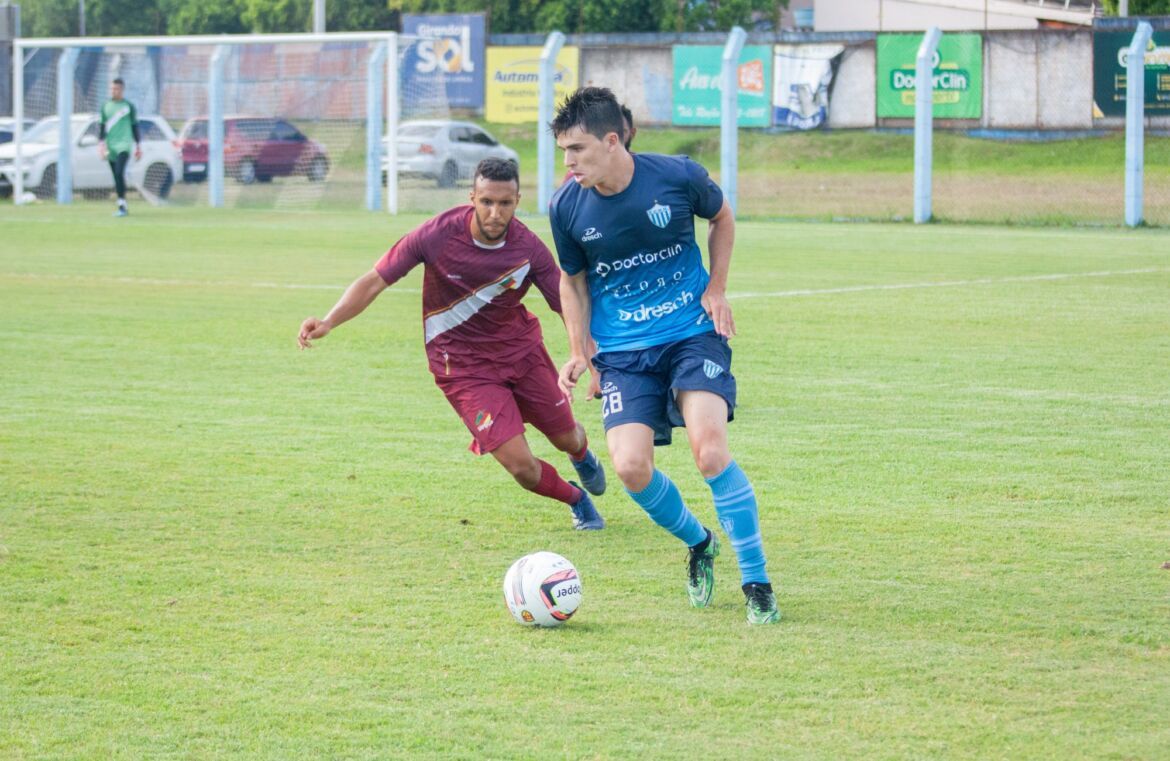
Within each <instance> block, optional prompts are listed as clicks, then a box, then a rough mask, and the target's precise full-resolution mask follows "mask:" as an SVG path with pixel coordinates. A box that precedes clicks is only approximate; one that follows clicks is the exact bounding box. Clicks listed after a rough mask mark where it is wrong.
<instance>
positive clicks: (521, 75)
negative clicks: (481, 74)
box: [484, 45, 580, 124]
mask: <svg viewBox="0 0 1170 761" xmlns="http://www.w3.org/2000/svg"><path fill="white" fill-rule="evenodd" d="M540 50H541V49H540V48H539V47H536V46H533V47H489V48H488V49H487V77H486V80H487V81H486V90H487V92H486V93H485V94H486V103H485V107H484V118H486V119H487V120H488V121H489V122H505V123H509V124H520V123H524V122H528V123H531V122H534V121H536V111H537V92H538V90H539V88H540V85H539V77H540ZM579 71H580V53H579V48H577V47H576V46H570V45H566V46H565V47H563V48H561V52H560V53H559V54H557V60H556V65H555V66H554V67H553V79H554V80H555V82H556V98H555V100H556V102H557V103H559V102H560V101H561V100H562V99H564V97H565V96H567V95H568V94H569V93H571V92H573V90H576V89H577V85H578V82H579V76H578V75H579Z"/></svg>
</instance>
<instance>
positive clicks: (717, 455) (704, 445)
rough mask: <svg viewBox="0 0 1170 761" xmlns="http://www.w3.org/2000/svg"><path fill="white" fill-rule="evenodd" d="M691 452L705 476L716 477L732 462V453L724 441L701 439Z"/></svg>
mask: <svg viewBox="0 0 1170 761" xmlns="http://www.w3.org/2000/svg"><path fill="white" fill-rule="evenodd" d="M691 452H692V454H694V456H695V465H696V466H697V467H698V468H699V472H700V473H702V474H703V478H714V477H715V476H717V475H719V474H720V473H722V472H723V471H725V470H727V466H728V465H730V464H731V453H730V452H728V451H727V446H726V445H725V444H724V443H723V442H722V441H701V442H699V443H698V445H697V446H695V447H692V449H691Z"/></svg>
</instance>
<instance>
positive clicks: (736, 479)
mask: <svg viewBox="0 0 1170 761" xmlns="http://www.w3.org/2000/svg"><path fill="white" fill-rule="evenodd" d="M707 485H708V486H710V487H711V493H712V494H713V495H714V496H715V514H716V515H718V516H719V525H721V526H723V530H724V531H725V532H727V538H728V539H730V540H731V547H732V549H734V550H735V557H736V560H738V561H739V575H740V579H741V581H740V583H741V584H747V583H749V582H756V583H758V584H767V583H769V582H768V571H767V569H766V567H765V564H766V562H767V561H766V560H765V558H764V542H763V540H762V539H761V538H760V512H759V508H758V507H757V506H756V492H755V490H754V489H752V483H751V481H749V480H748V477H747V474H745V473H744V472H743V470H741V469H740V467H739V465H737V464H736V463H735V460H732V461H731V464H730V465H728V466H727V467H726V468H725V469H724V470H723V472H722V473H720V474H719V475H717V476H715V477H714V478H708V479H707Z"/></svg>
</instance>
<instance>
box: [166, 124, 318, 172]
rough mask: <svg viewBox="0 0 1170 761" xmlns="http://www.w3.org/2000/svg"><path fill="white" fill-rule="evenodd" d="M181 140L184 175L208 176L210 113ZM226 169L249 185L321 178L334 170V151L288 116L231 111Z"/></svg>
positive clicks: (225, 140)
mask: <svg viewBox="0 0 1170 761" xmlns="http://www.w3.org/2000/svg"><path fill="white" fill-rule="evenodd" d="M176 142H177V144H178V148H179V150H180V151H181V152H182V154H183V180H184V181H185V182H202V181H203V180H205V179H207V117H200V118H197V119H191V120H190V121H188V122H187V123H186V124H185V125H184V126H183V131H182V132H181V133H180V134H179V139H178V141H176ZM223 171H224V174H225V175H226V176H228V177H234V178H236V180H237V181H239V182H241V183H243V184H245V185H251V184H252V183H253V182H257V181H259V182H269V181H271V180H272V178H273V177H288V176H292V175H304V176H305V177H308V178H309V181H310V182H321V181H322V180H324V179H325V176H326V175H327V174H329V156H328V154H326V152H325V146H323V145H321V144H320V143H318V142H317V141H316V140H312V139H310V138H308V137H306V136H305V134H304V133H303V132H301V131H300V130H299V129H297V128H296V127H294V126H293V125H291V124H289V123H288V122H287V121H285V120H284V119H276V118H272V117H268V116H230V117H227V118H225V119H224V120H223Z"/></svg>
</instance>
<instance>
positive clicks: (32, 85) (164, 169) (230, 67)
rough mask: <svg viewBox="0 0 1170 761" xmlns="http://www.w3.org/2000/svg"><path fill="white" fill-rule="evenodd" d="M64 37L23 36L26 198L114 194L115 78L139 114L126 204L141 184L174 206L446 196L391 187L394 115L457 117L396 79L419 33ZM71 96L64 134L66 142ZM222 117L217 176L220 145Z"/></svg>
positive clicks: (310, 205) (414, 202)
mask: <svg viewBox="0 0 1170 761" xmlns="http://www.w3.org/2000/svg"><path fill="white" fill-rule="evenodd" d="M38 42H44V43H46V44H43V45H38V44H37V43H38ZM67 42H68V41H63V40H45V41H38V40H25V41H23V42H22V49H21V50H20V51H19V52H20V54H21V56H22V63H23V77H22V79H23V85H24V87H23V97H22V98H21V103H22V105H23V112H24V118H25V119H26V120H33V122H34V123H33V124H32V125H31V126H30V127H28V128H26V129H25V131H24V134H23V136H22V139H21V149H22V150H21V153H22V166H23V176H22V179H23V183H22V184H23V185H24V191H25V192H24V194H23V195H24V198H23V199H17V200H18V201H24V202H30V201H34V200H39V201H40V202H47V203H52V202H53V201H54V200H55V199H57V198H58V196H59V195H60V194H59V192H58V186H59V185H61V184H64V183H65V182H68V183H69V184H70V187H72V189H73V193H72V201H73V202H82V201H85V200H107V201H108V200H110V199H112V198H113V187H114V183H113V176H112V173H111V171H110V167H109V164H108V163H107V162H106V161H105V160H103V159H102V156H101V153H100V147H101V146H100V145H99V140H98V138H99V135H100V130H101V126H100V118H99V114H100V111H101V108H102V105H103V104H104V103H105V102H106V101H107V100H109V98H110V93H111V86H112V84H113V83H114V80H116V79H121V80H122V81H123V82H124V91H125V99H126V100H127V101H129V102H130V103H132V104H133V105H134V106H135V108H136V110H137V115H138V120H139V136H140V138H141V142H140V147H141V150H142V152H141V156H140V157H137V158H136V157H133V156H132V157H131V160H130V161H129V164H128V167H127V171H126V180H127V186H128V196H129V197H130V200H131V203H134V202H135V200H137V199H136V198H135V196H138V197H140V198H141V199H143V200H145V201H147V202H149V203H152V204H168V205H176V206H197V205H209V204H211V205H222V206H225V207H247V208H258V209H294V210H295V209H360V208H382V209H385V208H387V207H388V206H389V207H390V208H391V210H394V211H396V210H397V209H399V208H401V209H405V210H414V209H418V210H429V209H427V208H426V207H428V206H430V205H433V204H434V203H436V201H437V200H439V199H434V198H432V195H433V194H432V193H431V192H430V191H431V188H432V187H433V186H434V185H435V184H436V183H434V182H432V183H430V184H429V185H428V184H426V183H418V182H414V181H411V180H407V181H405V184H404V185H402V184H399V183H397V182H395V184H394V187H393V188H389V189H388V188H387V187H386V183H387V181H389V180H396V179H397V172H393V171H389V170H390V169H391V167H390V165H389V156H390V155H391V150H390V149H391V147H393V146H391V144H390V142H389V134H390V132H391V130H392V128H393V131H395V132H396V131H397V123H393V124H390V123H388V119H394V118H395V117H397V118H398V119H399V120H401V119H419V118H432V119H445V118H447V117H449V115H450V108H449V106H448V103H447V99H446V93H445V92H444V91H443V89H442V87H441V86H434V85H431V84H428V83H427V82H426V81H423V80H419V79H418V78H414V79H409V80H403V79H401V78H400V77H399V72H400V71H401V66H400V65H399V64H400V62H401V61H402V60H403V59H404V58H406V57H409V56H411V55H412V47H413V46H415V45H417V44H419V42H420V40H419V39H418V38H402V37H398V36H396V35H390V34H380V35H360V34H338V35H275V36H267V37H266V36H263V35H250V36H247V37H245V38H239V39H235V40H233V39H232V38H230V37H228V38H224V37H217V38H214V39H209V38H157V39H149V40H146V39H143V38H125V39H105V40H100V41H99V42H100V43H101V44H100V45H97V46H90V44H89V43H90V41H87V46H86V47H84V48H70V47H68V45H67ZM391 57H392V58H393V60H391V61H389V63H387V59H388V58H391ZM404 84H405V85H406V89H405V90H404V89H403V85H404ZM62 87H66V88H68V91H67V92H62V90H61V88H62ZM216 92H218V100H219V104H220V105H219V108H218V109H216V108H213V107H212V106H213V100H212V99H213V98H214V97H215V94H216ZM63 95H65V96H67V97H65V98H62V96H63ZM68 96H71V98H70V97H68ZM389 98H395V101H394V103H393V104H391V103H390V102H389V100H388V99H389ZM70 99H71V101H72V102H71V104H70V103H69V100H70ZM391 105H394V106H395V107H394V108H390V106H391ZM63 107H68V108H69V114H68V119H69V122H70V125H69V127H68V130H67V132H68V134H69V144H68V145H62V144H61V139H62V135H63V132H62V129H61V116H60V115H61V109H62V108H63ZM216 116H219V117H220V123H221V124H222V132H221V133H220V134H221V135H222V156H223V159H222V178H223V179H222V183H220V182H218V181H217V179H216V173H215V171H214V155H215V154H214V152H213V150H212V149H213V148H214V142H215V141H214V140H213V139H212V138H213V131H214V124H215V123H214V122H213V121H212V119H214V118H215V117H216ZM64 157H68V166H65V165H64V164H65V161H64ZM2 162H3V160H2V159H0V173H2V174H4V175H5V177H4V178H3V179H0V184H3V185H6V186H7V187H0V191H4V190H6V191H7V192H11V191H12V190H13V186H14V185H15V182H14V181H13V180H14V178H13V177H12V175H13V172H14V170H13V166H14V165H13V164H12V163H11V160H10V165H9V167H7V171H6V172H5V171H4V169H5V168H4V167H3V163H2ZM388 190H389V191H391V192H387V191H388Z"/></svg>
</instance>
